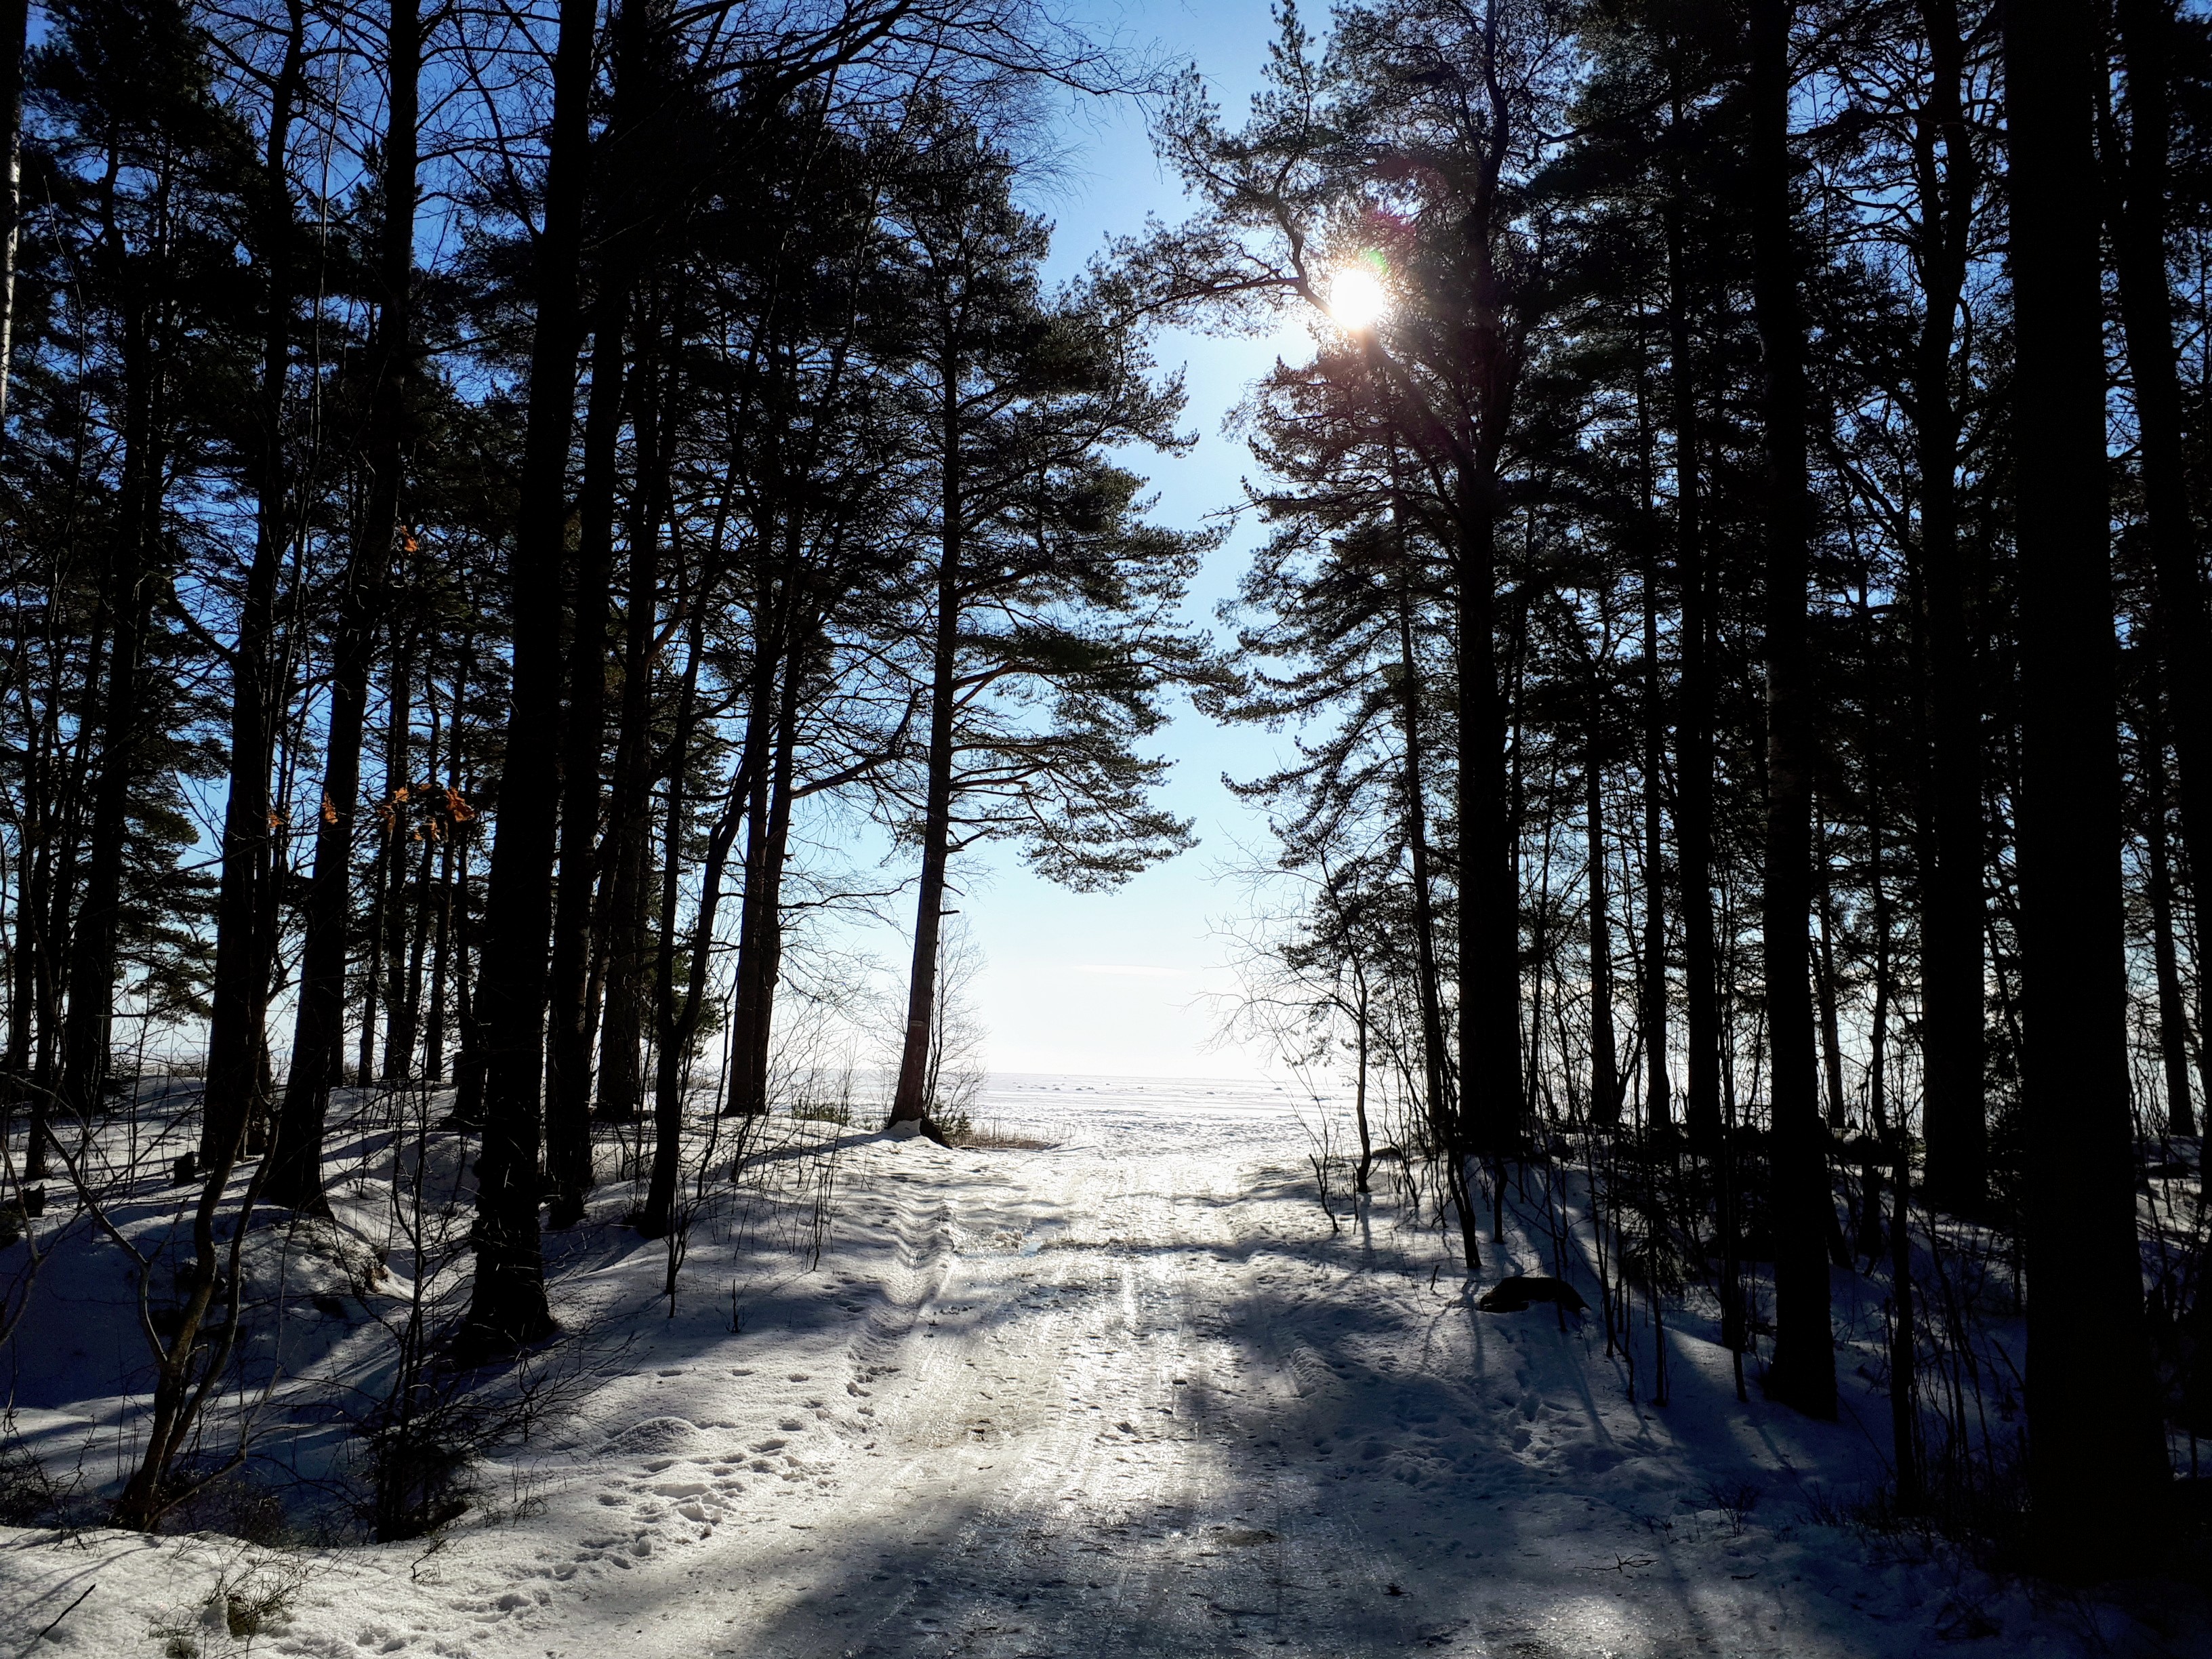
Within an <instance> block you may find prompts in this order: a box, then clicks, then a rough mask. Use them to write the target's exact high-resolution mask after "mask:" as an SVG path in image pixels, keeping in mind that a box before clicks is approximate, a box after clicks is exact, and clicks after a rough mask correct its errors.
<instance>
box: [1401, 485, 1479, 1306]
mask: <svg viewBox="0 0 2212 1659" xmlns="http://www.w3.org/2000/svg"><path fill="white" fill-rule="evenodd" d="M1392 512H1393V513H1394V514H1396V513H1398V512H1399V503H1398V502H1397V501H1396V500H1395V498H1394V500H1393V502H1392ZM1398 547H1399V579H1398V694H1399V705H1400V712H1399V719H1400V720H1401V723H1402V724H1403V726H1404V727H1405V738H1406V768H1405V781H1404V784H1403V786H1402V787H1404V790H1405V792H1406V803H1405V805H1406V846H1407V854H1408V856H1409V858H1410V859H1411V860H1412V863H1413V872H1412V874H1413V959H1414V969H1415V972H1416V974H1417V975H1419V981H1420V983H1419V997H1420V1006H1421V1082H1422V1085H1423V1087H1424V1089H1425V1091H1426V1096H1427V1099H1426V1106H1427V1110H1428V1132H1429V1136H1430V1138H1431V1139H1432V1140H1433V1141H1434V1142H1435V1143H1436V1146H1437V1152H1438V1154H1439V1155H1440V1156H1441V1157H1442V1158H1443V1162H1444V1173H1445V1181H1444V1185H1445V1189H1446V1191H1447V1192H1448V1193H1449V1194H1450V1197H1451V1200H1452V1203H1453V1205H1454V1206H1455V1207H1456V1208H1457V1210H1458V1212H1459V1224H1460V1255H1461V1257H1462V1260H1463V1261H1464V1262H1465V1263H1466V1266H1467V1270H1468V1272H1469V1273H1474V1272H1475V1271H1476V1270H1478V1269H1479V1268H1480V1267H1481V1266H1482V1253H1481V1248H1480V1245H1479V1244H1478V1243H1476V1241H1475V1236H1474V1196H1473V1194H1471V1193H1469V1191H1468V1181H1467V1157H1466V1148H1465V1146H1464V1145H1463V1144H1462V1139H1461V1134H1460V1115H1459V1113H1458V1112H1457V1110H1455V1108H1454V1104H1453V1101H1452V1096H1451V1078H1450V1072H1449V1064H1450V1061H1449V1055H1448V1054H1447V1052H1446V1050H1445V1047H1444V1014H1443V973H1442V970H1441V969H1440V968H1439V966H1438V964H1437V908H1436V889H1435V887H1434V885H1433V884H1432V882H1431V875H1430V866H1429V802H1428V774H1427V764H1426V762H1427V751H1426V748H1425V744H1424V743H1423V740H1422V739H1423V733H1422V721H1421V671H1420V661H1419V657H1418V656H1417V655H1416V654H1415V653H1414V650H1413V566H1412V563H1411V562H1410V560H1409V559H1408V558H1407V555H1406V542H1405V526H1404V521H1403V520H1402V518H1400V520H1399V524H1398Z"/></svg>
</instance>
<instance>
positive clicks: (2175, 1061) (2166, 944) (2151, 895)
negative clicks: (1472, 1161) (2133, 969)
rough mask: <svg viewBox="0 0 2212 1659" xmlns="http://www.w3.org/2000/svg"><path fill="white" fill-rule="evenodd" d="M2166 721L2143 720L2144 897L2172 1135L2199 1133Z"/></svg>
mask: <svg viewBox="0 0 2212 1659" xmlns="http://www.w3.org/2000/svg"><path fill="white" fill-rule="evenodd" d="M2158 694H2159V688H2158V687H2157V686H2156V685H2152V686H2148V687H2147V688H2145V690H2144V693H2143V699H2144V702H2145V703H2146V704H2148V705H2150V706H2152V707H2155V703H2156V699H2157V697H2158ZM2161 726H2162V722H2160V720H2157V719H2156V718H2154V717H2153V718H2148V719H2146V720H2144V722H2143V732H2142V751H2143V782H2144V785H2145V792H2146V793H2147V794H2148V799H2147V800H2146V801H2145V802H2144V803H2143V811H2144V817H2145V819H2146V822H2145V824H2144V827H2143V839H2144V841H2145V842H2147V843H2148V849H2149V864H2150V872H2149V873H2150V878H2149V880H2148V882H2147V883H2145V884H2144V885H2145V893H2144V896H2145V897H2146V898H2147V899H2148V901H2149V902H2150V937H2151V960H2152V963H2153V964H2154V968H2155V969H2156V971H2157V977H2158V1052H2159V1058H2160V1060H2161V1061H2162V1062H2163V1065H2164V1069H2165V1073H2166V1131H2167V1133H2171V1134H2177V1135H2193V1134H2195V1133H2197V1104H2196V1101H2195V1099H2194V1097H2193V1091H2192V1090H2191V1086H2190V1079H2189V1012H2188V1007H2187V1005H2186V1004H2185V1001H2184V1000H2183V998H2182V991H2181V960H2180V953H2179V951H2178V950H2177V949H2176V948H2175V939H2174V922H2173V870H2172V863H2173V860H2172V854H2171V851H2170V848H2169V846H2168V843H2169V841H2170V839H2171V838H2170V836H2169V834H2168V830H2167V823H2166V820H2167V817H2168V816H2169V814H2170V813H2171V811H2172V800H2171V799H2170V797H2169V793H2168V789H2167V784H2166V734H2165V732H2164V731H2163V730H2162V729H2161Z"/></svg>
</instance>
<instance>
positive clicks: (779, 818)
mask: <svg viewBox="0 0 2212 1659" xmlns="http://www.w3.org/2000/svg"><path fill="white" fill-rule="evenodd" d="M802 654H803V653H802V651H801V649H800V647H799V644H798V643H797V642H796V641H794V642H793V646H792V647H790V648H789V649H787V651H786V653H785V656H784V668H783V673H782V676H781V691H780V692H779V693H778V695H777V699H776V716H775V744H774V754H773V757H772V758H771V760H770V763H769V777H768V787H767V789H766V790H765V791H764V792H763V794H762V795H761V796H760V797H759V798H758V799H759V801H760V809H759V810H760V811H761V812H762V819H761V825H762V828H761V835H760V846H759V847H758V848H757V849H756V848H754V847H753V846H752V845H751V842H752V838H753V836H752V829H751V827H750V826H748V828H747V831H746V840H747V846H746V852H745V893H744V920H743V921H741V923H740V926H739V933H738V1012H737V1018H736V1020H735V1021H734V1022H733V1036H732V1041H733V1042H735V1043H736V1045H737V1053H736V1054H734V1055H733V1056H732V1062H731V1064H732V1075H733V1082H732V1095H731V1104H730V1107H729V1109H730V1110H731V1111H732V1112H733V1113H738V1114H759V1113H764V1112H766V1111H767V1110H768V1109H769V1064H770V1060H771V1058H772V1056H773V1054H774V1051H775V1050H774V1043H775V990H776V981H777V980H778V978H779V977H780V976H781V972H782V967H783V869H784V861H785V860H786V858H787V856H788V854H789V850H790V846H791V810H792V805H793V801H794V800H795V799H796V795H795V793H794V791H795V785H796V779H795V770H796V767H797V764H798V758H799V681H800V678H801V677H802V674H803V672H804V669H803V665H802V661H801V659H802Z"/></svg>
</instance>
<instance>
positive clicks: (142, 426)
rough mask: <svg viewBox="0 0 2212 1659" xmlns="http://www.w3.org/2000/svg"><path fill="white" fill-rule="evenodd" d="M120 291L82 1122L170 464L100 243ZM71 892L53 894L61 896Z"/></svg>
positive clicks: (77, 1019)
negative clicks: (119, 428) (116, 461)
mask: <svg viewBox="0 0 2212 1659" xmlns="http://www.w3.org/2000/svg"><path fill="white" fill-rule="evenodd" d="M103 252H104V255H105V257H106V258H107V259H108V260H109V261H110V263H111V264H112V266H113V268H114V271H115V275H116V276H117V278H118V283H119V284H120V286H121V287H122V289H123V298H122V301H121V308H122V312H123V317H122V335H123V340H122V359H123V466H122V481H121V487H120V489H119V490H118V501H117V512H116V523H115V532H114V538H113V540H112V542H111V543H110V544H109V553H108V559H107V568H106V571H105V572H104V573H103V580H102V582H101V593H100V606H101V609H102V610H103V611H105V613H106V617H107V619H108V625H109V627H110V629H112V643H111V645H110V647H109V650H108V660H107V684H106V688H105V692H104V695H103V696H102V697H101V700H100V770H99V773H98V775H97V777H96V779H95V781H94V784H93V787H92V790H91V794H92V815H91V823H90V824H89V826H88V832H87V835H86V838H85V839H86V848H85V860H84V878H83V886H82V897H81V899H80V901H79V902H78V905H77V913H76V922H75V925H74V926H73V927H72V928H71V929H70V935H69V938H70V959H69V1014H68V1018H67V1021H66V1023H65V1024H64V1028H63V1032H62V1076H61V1090H60V1100H59V1102H58V1106H59V1108H60V1109H61V1110H62V1112H64V1113H65V1114H72V1115H76V1116H77V1117H79V1118H80V1119H82V1120H84V1121H92V1120H94V1119H95V1118H96V1117H97V1116H98V1115H100V1111H101V1109H102V1105H103V1097H104V1096H105V1094H106V1085H107V1074H108V1064H109V1055H108V1050H109V1035H110V1032H111V1030H112V1020H113V1017H114V997H115V983H116V978H117V969H118V963H117V959H116V951H117V945H118V933H119V928H120V923H121V910H122V902H123V866H124V854H125V845H124V842H125V836H126V835H127V833H128V831H129V827H130V825H129V820H130V811H131V785H132V783H133V782H134V781H135V780H136V777H137V769H138V763H139V743H140V738H142V737H143V727H144V726H145V723H146V711H145V710H144V709H143V708H142V706H141V705H142V703H143V702H144V693H143V672H144V654H145V647H146V636H147V633H148V630H149V627H150V626H151V612H152V609H153V603H154V593H155V586H157V584H156V583H155V580H153V578H154V574H155V573H154V571H153V569H152V568H151V555H152V553H153V551H154V549H155V545H156V542H157V538H158V537H159V535H160V532H161V501H162V495H163V489H164V482H165V475H166V472H167V455H166V453H165V447H164V445H163V442H162V437H163V434H164V431H165V424H164V422H165V419H166V411H165V410H164V409H163V404H165V403H166V399H165V398H163V397H162V395H161V392H162V389H163V388H162V381H163V379H164V376H165V370H166V363H165V362H164V361H163V357H162V356H157V354H156V351H155V345H154V342H153V339H152V337H151V333H150V329H149V317H148V309H149V300H148V297H147V296H146V295H145V294H144V293H143V291H142V289H143V279H142V276H141V274H140V272H139V271H138V270H137V268H136V264H135V261H134V259H133V257H132V256H131V254H130V253H129V252H128V251H127V250H125V249H122V248H120V247H116V246H112V245H111V246H108V247H106V249H104V250H103ZM67 892H68V889H67V887H66V886H64V888H63V889H62V890H61V894H62V895H64V896H65V895H66V894H67Z"/></svg>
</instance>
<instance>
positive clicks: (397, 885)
mask: <svg viewBox="0 0 2212 1659" xmlns="http://www.w3.org/2000/svg"><path fill="white" fill-rule="evenodd" d="M414 643H415V642H414V639H413V636H412V635H410V634H407V633H401V634H399V635H398V637H397V638H396V639H395V640H394V641H393V644H392V671H391V673H390V675H389V676H388V677H387V680H386V684H387V687H388V690H387V693H386V708H385V723H384V803H385V805H384V812H385V814H386V815H388V816H385V817H384V824H383V828H384V849H383V854H382V857H383V866H384V880H383V885H382V889H381V891H382V902H381V904H380V907H379V908H378V910H377V920H378V921H379V922H380V924H381V925H380V927H379V930H378V935H377V940H376V945H375V953H374V962H375V963H376V964H377V965H378V966H380V968H381V969H382V970H383V973H384V990H383V1001H384V1059H383V1061H382V1063H381V1064H380V1065H379V1066H378V1067H377V1069H376V1076H377V1077H378V1078H379V1079H381V1080H382V1081H384V1082H386V1083H397V1082H398V1081H400V1080H401V1079H403V1078H404V1076H405V1075H406V1072H407V1062H408V1060H409V1059H410V1048H411V1044H410V1042H409V1038H410V1033H409V1032H408V1030H407V1029H406V1026H407V1010H406V1001H407V908H408V902H407V901H408V890H407V846H408V842H407V829H408V821H409V819H410V818H411V817H413V816H414V812H415V809H414V790H413V788H412V787H411V786H410V779H409V772H408V766H409V763H410V760H411V759H412V753H411V751H412V749H413V746H414V729H415V653H414ZM374 977H375V975H374V973H372V974H371V975H370V978H371V979H372V980H373V979H374ZM367 1058H368V1043H367V1042H366V1040H365V1039H364V1042H363V1043H362V1059H363V1061H364V1063H363V1065H362V1074H361V1080H362V1082H363V1083H364V1084H365V1083H367V1082H368V1080H369V1072H368V1066H367V1064H366V1061H367Z"/></svg>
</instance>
